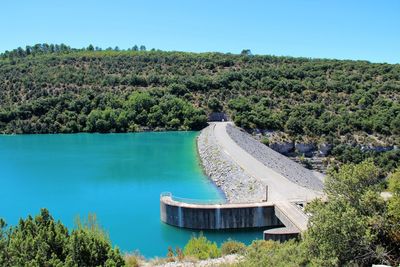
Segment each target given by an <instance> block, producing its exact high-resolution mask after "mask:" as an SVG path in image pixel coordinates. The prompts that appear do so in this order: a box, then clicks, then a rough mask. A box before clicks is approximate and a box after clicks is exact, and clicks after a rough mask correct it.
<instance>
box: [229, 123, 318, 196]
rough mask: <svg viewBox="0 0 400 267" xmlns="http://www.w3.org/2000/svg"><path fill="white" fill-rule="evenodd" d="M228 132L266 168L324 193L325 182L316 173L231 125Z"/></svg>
mask: <svg viewBox="0 0 400 267" xmlns="http://www.w3.org/2000/svg"><path fill="white" fill-rule="evenodd" d="M227 132H228V134H229V136H230V137H231V138H232V139H233V140H234V141H235V142H236V143H237V144H238V145H239V146H240V147H242V148H243V149H244V150H246V151H247V152H248V153H249V154H251V155H252V156H253V157H255V158H256V159H258V160H259V161H260V162H262V163H263V164H264V165H265V166H267V167H269V168H271V169H273V170H274V171H276V172H278V173H280V174H281V175H283V176H284V177H286V178H287V179H288V180H290V181H292V182H294V183H296V184H298V185H300V186H303V187H306V188H310V189H313V190H317V191H322V188H323V182H322V180H321V178H320V177H317V175H315V173H314V172H312V171H310V170H308V169H306V168H304V167H303V166H301V165H300V164H298V163H296V162H294V161H292V160H290V159H288V158H287V157H285V156H283V155H281V154H279V153H278V152H276V151H274V150H272V149H271V148H269V147H268V146H266V145H264V144H262V143H260V142H258V141H257V140H255V139H254V138H253V137H251V135H250V134H248V133H246V132H244V131H241V130H240V129H239V128H237V127H235V126H233V125H231V124H228V125H227Z"/></svg>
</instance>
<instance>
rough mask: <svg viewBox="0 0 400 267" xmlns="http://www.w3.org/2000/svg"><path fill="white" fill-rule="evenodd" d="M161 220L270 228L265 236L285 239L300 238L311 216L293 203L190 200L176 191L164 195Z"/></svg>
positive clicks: (194, 225)
mask: <svg viewBox="0 0 400 267" xmlns="http://www.w3.org/2000/svg"><path fill="white" fill-rule="evenodd" d="M160 216H161V221H163V222H164V223H167V224H169V225H172V226H176V227H181V228H189V229H199V230H219V229H246V228H247V229H249V228H270V229H268V230H265V231H264V234H263V235H264V239H267V240H276V241H285V240H288V239H290V238H296V237H297V236H298V235H299V234H300V232H301V231H303V230H304V228H306V227H307V219H308V218H307V217H306V216H305V214H304V213H303V212H302V211H301V209H300V208H299V207H298V206H297V205H296V204H294V203H293V204H292V203H272V202H259V203H243V204H233V203H220V204H211V203H210V204H208V203H200V204H199V203H197V204H196V203H188V202H183V201H181V200H179V199H175V198H174V197H173V196H172V194H170V193H164V194H162V195H161V197H160Z"/></svg>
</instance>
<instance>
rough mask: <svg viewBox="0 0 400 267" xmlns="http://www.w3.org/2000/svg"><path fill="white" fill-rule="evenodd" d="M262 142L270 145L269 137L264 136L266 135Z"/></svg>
mask: <svg viewBox="0 0 400 267" xmlns="http://www.w3.org/2000/svg"><path fill="white" fill-rule="evenodd" d="M261 143H263V144H264V145H266V146H269V139H268V137H266V136H264V137H263V138H262V139H261Z"/></svg>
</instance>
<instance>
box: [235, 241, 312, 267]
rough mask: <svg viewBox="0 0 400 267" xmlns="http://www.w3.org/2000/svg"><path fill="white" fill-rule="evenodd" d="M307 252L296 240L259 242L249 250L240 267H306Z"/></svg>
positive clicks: (254, 243)
mask: <svg viewBox="0 0 400 267" xmlns="http://www.w3.org/2000/svg"><path fill="white" fill-rule="evenodd" d="M305 252H306V250H305V248H304V246H303V245H302V243H299V242H297V241H294V240H290V241H287V242H285V243H278V242H274V241H264V240H257V241H254V242H253V243H252V244H251V245H250V246H249V247H248V248H247V251H246V254H245V257H244V260H243V261H242V262H240V263H239V264H238V266H243V267H250V266H260V267H264V266H277V267H280V266H281V267H287V266H293V267H294V266H306V264H307V263H308V262H307V259H306V254H305Z"/></svg>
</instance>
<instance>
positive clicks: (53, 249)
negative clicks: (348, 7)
mask: <svg viewBox="0 0 400 267" xmlns="http://www.w3.org/2000/svg"><path fill="white" fill-rule="evenodd" d="M0 266H124V260H123V258H122V256H121V255H120V252H119V250H118V248H112V246H111V242H110V240H109V239H108V237H107V236H106V235H105V234H104V232H103V231H102V230H101V229H100V228H99V227H98V225H97V224H95V220H93V217H89V220H88V222H87V223H85V224H78V226H77V228H76V229H74V230H72V231H68V229H67V228H66V227H65V226H64V225H63V224H62V223H61V222H59V221H55V220H54V219H53V217H51V215H50V214H49V212H48V211H47V210H45V209H43V210H42V211H41V213H40V215H38V216H36V217H35V218H32V217H31V216H29V217H28V218H26V219H21V220H20V221H19V223H18V225H16V226H12V227H7V226H6V224H5V222H4V221H3V220H1V219H0Z"/></svg>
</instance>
